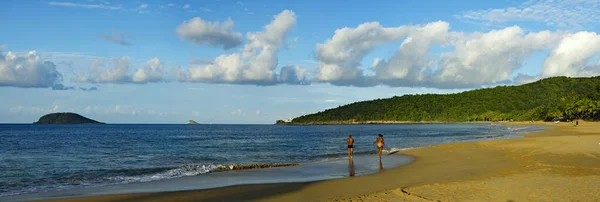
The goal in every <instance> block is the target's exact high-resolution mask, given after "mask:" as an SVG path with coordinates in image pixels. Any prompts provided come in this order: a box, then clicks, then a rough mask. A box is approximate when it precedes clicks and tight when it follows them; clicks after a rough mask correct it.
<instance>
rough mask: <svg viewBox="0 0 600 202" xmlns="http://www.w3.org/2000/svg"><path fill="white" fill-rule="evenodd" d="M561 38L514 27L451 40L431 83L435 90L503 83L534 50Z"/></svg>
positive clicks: (546, 32)
mask: <svg viewBox="0 0 600 202" xmlns="http://www.w3.org/2000/svg"><path fill="white" fill-rule="evenodd" d="M562 36H563V35H562V34H561V33H560V32H558V33H556V32H555V33H552V32H550V31H541V32H530V33H525V31H524V30H523V29H521V28H520V27H518V26H513V27H507V28H505V29H501V30H492V31H490V32H487V33H473V34H470V35H468V36H466V37H464V38H461V39H458V40H455V41H452V42H451V43H452V46H453V47H454V49H455V50H454V51H452V52H448V53H444V54H442V56H441V60H440V61H439V63H438V69H437V71H436V72H435V73H434V75H433V79H432V81H431V82H433V83H437V84H432V86H434V87H438V88H456V87H477V86H481V85H493V84H497V83H505V82H508V80H510V79H511V74H512V73H513V72H515V71H516V70H517V69H519V68H520V67H521V65H522V64H523V61H525V60H526V59H527V58H529V57H530V56H531V55H532V54H533V53H535V52H537V51H543V50H546V49H549V48H552V47H553V46H555V45H556V42H558V40H560V38H561V37H562Z"/></svg>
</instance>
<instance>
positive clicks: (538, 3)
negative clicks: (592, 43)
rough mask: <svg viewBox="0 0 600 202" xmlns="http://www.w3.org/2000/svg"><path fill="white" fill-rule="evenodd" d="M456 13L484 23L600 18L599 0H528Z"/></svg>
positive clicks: (567, 23) (580, 22)
mask: <svg viewBox="0 0 600 202" xmlns="http://www.w3.org/2000/svg"><path fill="white" fill-rule="evenodd" d="M455 17H457V18H459V19H464V20H472V21H477V22H484V23H505V22H539V23H543V24H545V25H548V26H554V25H556V26H560V27H565V28H569V27H575V28H583V27H584V26H585V25H589V24H596V23H598V21H600V0H576V1H562V0H529V1H525V2H523V3H522V4H520V5H518V6H516V7H508V8H496V9H485V10H470V11H464V12H462V13H460V14H458V15H455Z"/></svg>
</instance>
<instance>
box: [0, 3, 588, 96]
mask: <svg viewBox="0 0 600 202" xmlns="http://www.w3.org/2000/svg"><path fill="white" fill-rule="evenodd" d="M56 5H60V6H70V7H82V6H81V5H74V4H73V5H72V4H56ZM88 7H89V6H88ZM534 7H535V9H540V8H538V7H539V6H537V7H536V6H534ZM82 8H87V7H82ZM94 8H96V7H94ZM102 8H103V9H104V7H102ZM107 8H109V7H107ZM530 9H533V8H529V7H527V8H522V10H521V12H530ZM504 11H505V12H508V11H510V12H513V11H514V10H510V9H509V10H504ZM494 12H500V11H496V10H494ZM463 15H464V16H463V18H469V19H479V20H482V21H485V20H488V21H492V20H490V19H491V17H490V16H487V17H486V15H482V14H478V12H477V11H468V12H464V13H463ZM548 15H549V14H548ZM465 16H468V17H465ZM531 18H532V19H538V18H540V17H538V16H532V17H531ZM297 20H298V19H297V16H296V13H295V12H293V11H291V10H283V11H281V12H280V13H279V14H277V15H275V16H273V17H272V19H271V21H270V22H269V23H268V24H266V25H265V26H264V27H263V29H262V30H261V31H257V32H247V33H246V34H245V35H242V34H241V33H240V32H236V31H235V30H234V24H235V23H234V21H233V20H232V19H231V18H227V20H225V21H222V22H218V21H215V22H210V21H206V20H204V19H202V18H199V17H194V18H191V19H190V20H187V21H184V22H183V23H182V24H180V25H179V26H177V27H176V29H175V35H177V36H178V37H180V38H181V39H183V40H184V41H185V42H186V43H191V44H194V45H197V46H212V47H217V48H220V49H223V51H226V50H230V49H231V50H233V52H231V51H230V53H224V54H221V55H218V56H216V57H215V58H213V59H209V60H205V61H202V62H197V61H194V62H192V61H190V63H189V64H187V67H181V66H178V65H175V64H169V65H172V66H171V67H166V66H165V64H164V62H162V61H161V60H160V59H159V57H156V58H151V59H149V60H148V61H147V62H146V63H145V64H144V65H142V66H141V67H138V68H136V67H135V65H134V64H133V62H132V58H131V57H129V56H122V57H118V58H113V59H110V61H109V60H107V59H96V60H94V61H93V62H92V63H91V65H90V66H89V68H87V72H85V71H84V72H76V73H75V76H74V77H73V78H67V79H68V80H69V81H74V82H75V83H78V84H105V83H111V84H146V83H161V82H192V83H195V82H198V83H213V84H239V85H258V86H269V85H277V84H290V85H310V84H311V83H328V84H332V85H334V86H357V87H370V86H377V85H384V86H390V87H427V88H437V89H468V88H480V87H484V86H494V85H513V84H523V83H528V82H532V81H535V80H539V79H542V78H547V77H554V76H569V77H589V76H597V75H599V74H600V63H597V64H595V63H591V62H592V61H593V59H594V58H595V57H598V56H599V55H600V35H598V34H597V33H596V32H591V31H569V30H555V31H550V30H543V31H528V30H527V29H525V28H522V27H520V26H517V25H514V26H506V27H502V28H498V29H492V30H489V31H486V32H463V31H455V30H452V29H451V26H450V23H449V22H446V21H434V22H430V23H426V24H417V25H401V26H392V27H385V26H383V25H381V24H380V23H379V22H376V21H374V22H366V23H362V24H359V25H357V26H356V27H344V28H339V29H337V30H335V31H334V32H333V33H332V35H331V37H330V38H328V39H326V40H324V41H323V42H320V43H317V44H315V46H314V47H315V48H314V61H315V62H316V63H315V65H314V66H300V65H298V64H280V62H279V59H278V54H279V52H280V50H282V49H284V48H285V47H286V41H287V40H286V39H287V38H288V37H289V35H290V33H291V32H292V30H293V29H302V28H301V27H295V25H296V23H297ZM509 20H511V18H507V19H505V21H509ZM102 37H103V38H104V39H106V40H108V41H111V42H114V43H117V44H121V45H125V46H127V45H130V43H129V42H127V41H125V40H123V36H122V35H120V34H118V33H113V34H112V35H102ZM395 43H400V45H399V47H396V50H395V52H394V53H393V54H392V55H391V56H387V58H386V57H384V55H381V56H376V58H375V59H374V60H373V61H366V57H367V56H368V55H372V54H374V53H375V52H376V51H377V50H378V49H379V48H381V47H383V46H386V45H390V44H395ZM242 45H243V46H242ZM236 47H238V48H236ZM434 49H437V50H439V49H443V50H444V51H435V52H434V51H433V50H434ZM0 50H1V49H0ZM541 52H548V53H549V54H548V55H546V56H545V57H544V59H543V63H542V65H541V66H539V69H540V70H541V73H539V74H536V75H528V74H522V73H518V70H519V69H520V68H521V67H522V66H523V64H524V62H525V61H526V60H528V59H529V58H531V57H532V56H533V55H534V54H536V53H541ZM0 53H1V52H0ZM0 56H1V58H0V73H1V74H0V86H12V87H21V88H53V89H55V90H65V89H74V88H75V87H65V86H64V85H63V82H62V81H63V80H62V79H63V74H61V73H60V72H59V71H58V70H57V69H56V65H55V64H54V63H52V62H50V61H43V60H42V59H41V58H40V57H39V56H38V55H37V54H36V52H35V51H30V52H28V53H26V54H21V55H17V54H15V53H13V52H8V53H7V54H2V55H0ZM170 76H172V77H170Z"/></svg>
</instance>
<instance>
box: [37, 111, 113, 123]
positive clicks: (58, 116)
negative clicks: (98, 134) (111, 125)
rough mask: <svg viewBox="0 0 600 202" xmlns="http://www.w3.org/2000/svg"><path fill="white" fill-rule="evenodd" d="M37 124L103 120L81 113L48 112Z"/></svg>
mask: <svg viewBox="0 0 600 202" xmlns="http://www.w3.org/2000/svg"><path fill="white" fill-rule="evenodd" d="M35 124H103V123H101V122H98V121H95V120H92V119H89V118H86V117H84V116H81V115H79V114H75V113H69V112H63V113H52V114H46V115H44V116H42V117H40V120H38V121H37V122H35Z"/></svg>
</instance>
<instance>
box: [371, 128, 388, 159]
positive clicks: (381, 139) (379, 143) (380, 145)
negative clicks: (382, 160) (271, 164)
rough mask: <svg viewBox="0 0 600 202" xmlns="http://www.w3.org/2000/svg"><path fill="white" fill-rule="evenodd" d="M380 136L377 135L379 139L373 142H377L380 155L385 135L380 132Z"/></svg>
mask: <svg viewBox="0 0 600 202" xmlns="http://www.w3.org/2000/svg"><path fill="white" fill-rule="evenodd" d="M378 136H379V137H377V139H376V140H375V142H373V144H377V154H379V156H381V153H382V152H383V146H384V145H385V142H384V141H383V135H381V133H379V135H378Z"/></svg>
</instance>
